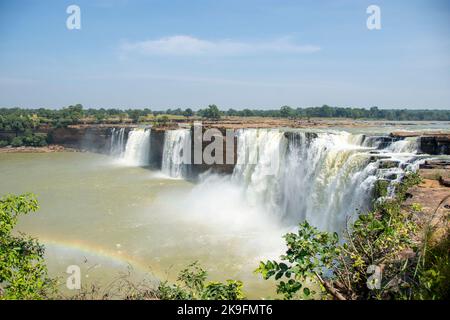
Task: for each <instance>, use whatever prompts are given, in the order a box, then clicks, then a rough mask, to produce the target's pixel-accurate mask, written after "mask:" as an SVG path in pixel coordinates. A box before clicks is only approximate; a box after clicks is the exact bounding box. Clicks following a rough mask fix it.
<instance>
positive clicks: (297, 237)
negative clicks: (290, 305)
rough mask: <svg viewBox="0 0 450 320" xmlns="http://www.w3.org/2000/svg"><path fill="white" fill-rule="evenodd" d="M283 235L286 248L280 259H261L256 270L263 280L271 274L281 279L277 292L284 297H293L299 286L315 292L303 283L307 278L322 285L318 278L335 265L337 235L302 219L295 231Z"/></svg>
mask: <svg viewBox="0 0 450 320" xmlns="http://www.w3.org/2000/svg"><path fill="white" fill-rule="evenodd" d="M284 238H285V240H286V245H287V251H286V254H285V255H283V256H281V261H282V262H280V263H278V262H276V261H267V262H265V263H264V262H260V265H259V267H258V268H257V269H256V270H255V272H257V273H261V274H262V276H263V278H264V279H266V280H267V279H270V278H271V277H274V279H275V280H276V281H278V280H280V279H283V280H281V281H279V282H278V284H277V293H279V294H282V295H284V297H285V298H286V299H292V298H294V297H296V296H297V293H298V292H299V290H300V289H301V288H302V287H303V294H304V295H305V296H309V295H310V294H311V293H313V294H314V293H316V292H315V291H314V290H311V289H310V288H308V287H305V284H306V283H307V282H308V281H312V282H311V284H312V285H313V286H315V287H320V288H322V289H323V286H322V283H321V278H322V276H323V274H324V272H325V271H326V270H327V269H331V268H332V267H333V266H334V259H335V258H336V256H337V255H338V254H339V248H338V246H337V243H338V235H337V234H336V233H334V234H330V233H328V232H320V231H318V230H317V229H316V228H314V227H312V226H311V225H310V224H309V223H308V222H306V221H305V222H303V223H301V224H300V225H299V228H298V232H297V233H288V234H286V235H285V236H284Z"/></svg>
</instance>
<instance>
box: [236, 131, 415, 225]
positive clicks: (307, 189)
mask: <svg viewBox="0 0 450 320" xmlns="http://www.w3.org/2000/svg"><path fill="white" fill-rule="evenodd" d="M237 137H238V149H237V150H238V151H237V152H238V160H237V164H236V166H235V169H234V172H233V177H232V179H233V180H234V181H236V182H238V183H239V184H241V185H243V186H244V188H245V193H246V197H247V199H248V201H249V202H250V203H251V204H257V203H264V204H265V207H266V208H267V210H268V211H269V212H272V213H273V214H277V215H278V216H279V217H280V218H281V219H283V220H285V221H287V222H288V223H293V224H296V223H298V222H299V221H302V220H305V219H306V220H308V221H309V222H310V223H312V224H313V225H315V226H317V227H319V228H321V229H325V230H333V231H336V230H342V228H343V227H345V224H346V222H347V221H348V220H349V219H352V218H354V217H355V216H356V215H355V213H358V212H366V211H367V210H369V209H370V206H371V199H372V189H373V186H374V183H375V181H376V180H378V179H391V180H395V181H398V180H399V179H400V178H401V175H402V174H403V173H404V170H403V169H402V166H403V167H406V166H407V165H409V164H410V163H412V162H411V161H412V160H413V159H414V153H415V150H416V149H415V148H416V144H414V141H412V140H411V141H406V142H403V141H402V143H398V142H392V141H389V142H386V141H387V139H386V137H380V138H379V139H372V141H371V142H370V147H369V146H368V145H369V144H368V142H367V141H368V140H367V139H366V137H365V136H364V135H360V134H350V133H348V132H344V131H336V132H334V131H330V132H317V133H311V132H302V131H291V132H282V131H281V130H268V129H244V130H241V131H239V132H238V135H237ZM377 140H378V141H377ZM383 144H384V145H383ZM383 147H385V148H383ZM379 148H381V150H380V151H375V150H377V149H379ZM397 152H398V153H404V154H400V155H397V154H394V155H392V153H397ZM388 155H389V156H388ZM387 158H389V159H391V162H389V163H388V162H386V159H387ZM383 161H384V162H383ZM383 166H384V167H383Z"/></svg>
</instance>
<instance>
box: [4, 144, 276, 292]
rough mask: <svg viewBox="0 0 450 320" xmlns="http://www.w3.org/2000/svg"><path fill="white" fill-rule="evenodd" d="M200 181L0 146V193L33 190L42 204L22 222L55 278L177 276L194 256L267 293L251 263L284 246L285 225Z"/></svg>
mask: <svg viewBox="0 0 450 320" xmlns="http://www.w3.org/2000/svg"><path fill="white" fill-rule="evenodd" d="M200 188H205V187H204V186H203V187H200ZM207 189H208V188H207V187H206V189H205V190H202V189H199V187H198V186H194V185H193V184H191V183H188V182H186V181H184V180H180V179H171V178H167V177H165V176H163V175H162V174H161V173H159V172H152V171H150V170H148V169H145V168H139V167H126V166H121V165H118V164H116V163H115V162H114V159H112V158H110V157H107V156H103V155H98V154H91V153H69V152H63V153H48V154H45V153H35V154H25V153H22V154H21V153H15V154H14V153H10V154H0V194H6V193H16V194H17V193H23V192H33V193H35V194H36V195H37V196H38V200H39V205H40V210H39V211H38V212H37V213H35V214H30V215H28V216H24V217H22V218H21V219H20V223H19V229H20V230H21V231H24V232H26V233H28V234H31V235H32V236H34V237H37V238H38V239H39V240H40V241H41V242H42V243H43V244H45V246H46V259H47V262H48V265H49V270H50V272H51V275H52V276H60V277H62V279H63V280H64V279H65V277H66V276H67V275H66V274H65V271H66V268H67V266H68V265H71V264H76V265H79V266H80V267H81V269H82V274H83V277H84V280H83V283H84V284H85V285H87V284H90V283H92V282H95V283H99V284H106V283H109V282H110V281H111V280H112V279H114V278H116V277H117V276H118V275H119V274H120V273H123V272H127V271H128V270H130V269H131V270H132V272H131V273H132V278H134V279H139V280H140V279H142V278H149V279H152V277H151V275H154V276H156V277H158V278H160V279H170V280H174V279H175V278H176V274H177V272H178V271H179V270H180V269H181V268H182V267H184V266H186V265H187V264H189V263H191V262H193V261H195V260H198V261H199V262H200V263H201V264H202V265H203V266H204V267H205V268H206V269H207V270H208V271H209V273H210V276H211V279H212V280H225V279H230V278H232V279H239V280H242V281H244V284H245V289H246V293H247V294H248V296H249V297H254V298H256V297H265V296H268V295H273V294H274V290H273V287H272V286H271V285H270V284H269V283H268V282H264V281H263V280H261V279H260V278H259V276H257V275H254V274H253V273H252V271H253V270H254V269H255V268H256V267H257V266H258V262H259V260H260V259H264V258H271V257H276V256H278V255H279V254H280V253H281V252H282V248H283V245H282V239H281V235H282V234H283V233H284V232H285V230H282V229H281V228H278V227H277V226H276V224H274V223H272V222H270V221H261V219H259V220H260V221H258V219H255V217H253V216H252V212H251V209H249V210H247V208H245V206H242V205H240V204H239V203H233V202H236V201H235V200H233V199H228V198H227V197H225V196H224V197H221V196H219V197H218V196H217V195H218V194H219V195H220V194H222V190H219V191H217V190H214V191H213V193H211V190H207ZM223 192H224V194H227V190H226V186H224V190H223ZM232 196H234V195H232ZM234 199H236V198H234ZM234 206H235V207H234ZM230 212H234V213H233V214H230Z"/></svg>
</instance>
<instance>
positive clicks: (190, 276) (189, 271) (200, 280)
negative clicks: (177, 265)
mask: <svg viewBox="0 0 450 320" xmlns="http://www.w3.org/2000/svg"><path fill="white" fill-rule="evenodd" d="M206 278H207V272H206V271H205V270H204V269H202V268H201V267H200V266H199V265H198V263H197V262H194V263H192V264H190V265H189V266H188V267H187V268H185V269H184V270H182V271H181V272H180V273H179V275H178V280H177V283H176V284H169V283H168V282H167V281H165V282H161V283H160V284H159V287H158V290H157V291H156V292H157V294H156V295H157V297H158V298H159V299H163V300H198V299H200V300H241V299H244V294H243V292H242V286H243V285H242V282H241V281H235V280H227V281H226V283H221V282H215V281H210V282H208V283H205V282H206Z"/></svg>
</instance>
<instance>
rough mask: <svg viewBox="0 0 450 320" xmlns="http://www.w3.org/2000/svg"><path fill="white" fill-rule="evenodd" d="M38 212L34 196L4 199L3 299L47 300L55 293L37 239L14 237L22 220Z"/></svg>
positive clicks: (0, 239) (0, 236)
mask: <svg viewBox="0 0 450 320" xmlns="http://www.w3.org/2000/svg"><path fill="white" fill-rule="evenodd" d="M37 209H38V203H37V200H36V198H35V196H34V195H32V194H23V195H19V196H15V195H8V196H5V197H2V198H0V299H43V298H46V297H48V295H49V294H51V293H53V292H54V282H53V280H51V279H50V278H49V277H48V275H47V267H46V265H45V263H44V247H43V246H42V245H41V244H39V242H38V241H37V240H36V239H33V238H30V237H27V236H25V235H23V234H18V235H13V234H12V232H13V229H14V227H15V226H16V224H17V219H18V217H19V216H20V215H23V214H28V213H30V212H35V211H36V210H37Z"/></svg>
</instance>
